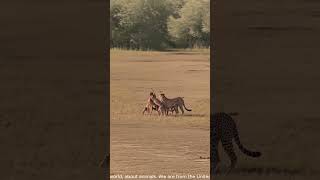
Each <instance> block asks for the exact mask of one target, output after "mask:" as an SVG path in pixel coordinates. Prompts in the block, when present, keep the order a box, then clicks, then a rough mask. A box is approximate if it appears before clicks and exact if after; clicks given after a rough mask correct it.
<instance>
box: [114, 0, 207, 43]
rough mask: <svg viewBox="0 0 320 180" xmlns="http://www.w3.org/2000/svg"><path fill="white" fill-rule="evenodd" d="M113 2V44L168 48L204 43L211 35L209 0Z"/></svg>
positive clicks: (119, 0) (124, 0) (135, 0)
mask: <svg viewBox="0 0 320 180" xmlns="http://www.w3.org/2000/svg"><path fill="white" fill-rule="evenodd" d="M110 3H111V4H110V25H111V27H110V30H111V41H110V43H111V46H112V47H121V48H131V49H165V48H168V47H183V46H186V44H187V45H189V46H193V45H195V44H201V45H205V44H206V41H207V39H208V37H207V36H208V35H209V31H210V28H209V27H210V15H209V13H210V7H209V0H111V2H110ZM169 17H170V18H169Z"/></svg>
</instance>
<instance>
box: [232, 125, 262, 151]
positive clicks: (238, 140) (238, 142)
mask: <svg viewBox="0 0 320 180" xmlns="http://www.w3.org/2000/svg"><path fill="white" fill-rule="evenodd" d="M234 129H235V130H234V132H235V133H234V140H235V142H236V144H237V145H238V147H239V149H240V150H241V152H242V153H244V154H246V155H247V156H251V157H260V156H261V152H255V151H250V150H248V149H247V148H245V147H244V146H243V145H242V144H241V142H240V138H239V134H238V131H237V128H236V127H235V128H234Z"/></svg>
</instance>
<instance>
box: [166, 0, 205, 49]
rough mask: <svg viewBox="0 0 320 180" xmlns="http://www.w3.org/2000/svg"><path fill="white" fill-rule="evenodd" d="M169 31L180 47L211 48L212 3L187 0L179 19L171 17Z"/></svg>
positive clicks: (201, 0)
mask: <svg viewBox="0 0 320 180" xmlns="http://www.w3.org/2000/svg"><path fill="white" fill-rule="evenodd" d="M168 29H169V34H170V36H171V37H172V39H173V40H174V41H175V43H176V44H178V45H179V46H183V47H194V46H209V44H210V1H209V0H187V1H186V2H185V4H184V6H183V7H182V8H181V9H180V11H179V17H174V16H170V17H169V20H168Z"/></svg>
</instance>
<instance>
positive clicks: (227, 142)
mask: <svg viewBox="0 0 320 180" xmlns="http://www.w3.org/2000/svg"><path fill="white" fill-rule="evenodd" d="M232 115H236V114H232V113H230V114H227V113H223V112H220V113H215V114H213V115H212V116H211V120H212V122H211V125H210V145H211V150H210V157H211V158H210V167H211V170H210V171H211V173H213V174H215V173H216V170H217V165H218V163H219V162H220V158H219V154H218V144H219V141H221V143H222V146H223V149H224V151H225V152H226V153H227V154H228V156H229V158H230V161H231V165H230V168H229V171H228V173H229V172H230V171H231V170H232V169H233V168H234V167H235V165H236V162H237V156H236V154H235V152H234V149H233V144H232V139H234V141H235V143H236V144H237V145H238V147H239V149H240V150H241V152H242V153H244V154H246V155H248V156H251V157H260V156H261V153H260V152H253V151H250V150H248V149H246V148H245V147H244V146H243V145H242V144H241V142H240V138H239V134H238V130H237V126H236V123H235V121H234V119H233V118H232V117H231V116H232Z"/></svg>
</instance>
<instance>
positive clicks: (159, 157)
mask: <svg viewBox="0 0 320 180" xmlns="http://www.w3.org/2000/svg"><path fill="white" fill-rule="evenodd" d="M209 59H210V55H209V51H168V52H152V51H146V52H141V51H121V50H111V81H110V82H111V83H110V87H111V89H110V90H111V125H110V128H111V173H110V174H111V175H115V174H123V175H160V174H163V175H176V174H177V175H186V174H207V175H208V174H209V167H210V165H209V163H210V162H209V160H208V159H204V160H202V159H200V158H199V157H200V156H206V157H208V156H209V132H210V131H209V112H210V107H209V103H210V89H209V86H210V83H209V81H210V77H209V73H210V67H209V66H210V60H209ZM151 88H153V89H154V90H155V92H156V93H157V94H159V91H163V92H164V93H165V94H166V95H167V96H168V97H169V98H170V97H176V96H182V97H184V100H185V104H186V106H187V108H191V109H192V111H191V112H187V111H185V115H184V116H181V115H179V116H167V117H163V116H162V117H159V116H158V115H157V113H156V112H153V114H152V115H150V116H149V115H142V111H143V108H144V106H145V104H146V102H147V98H148V96H149V92H150V91H151Z"/></svg>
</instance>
